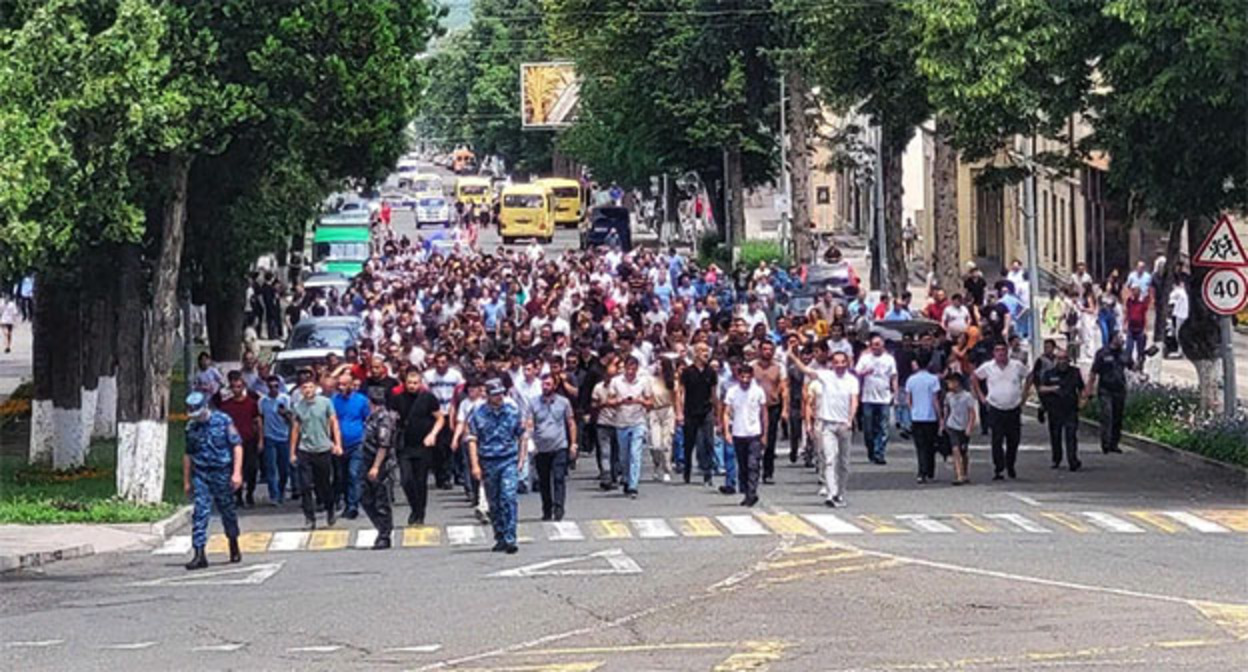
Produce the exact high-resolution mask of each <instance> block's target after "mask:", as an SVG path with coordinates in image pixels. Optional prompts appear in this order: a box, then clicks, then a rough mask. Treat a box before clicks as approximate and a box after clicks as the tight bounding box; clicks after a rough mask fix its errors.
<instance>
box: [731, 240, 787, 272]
mask: <svg viewBox="0 0 1248 672" xmlns="http://www.w3.org/2000/svg"><path fill="white" fill-rule="evenodd" d="M785 259H786V257H785V255H784V250H782V249H780V243H777V242H775V241H771V240H748V241H746V242H745V243H743V244H742V245H741V247H740V251H739V252H738V253H737V262H738V263H740V264H744V265H745V267H746V268H757V267H758V265H759V264H761V263H762V262H764V261H765V262H767V264H768V265H773V264H784V263H785Z"/></svg>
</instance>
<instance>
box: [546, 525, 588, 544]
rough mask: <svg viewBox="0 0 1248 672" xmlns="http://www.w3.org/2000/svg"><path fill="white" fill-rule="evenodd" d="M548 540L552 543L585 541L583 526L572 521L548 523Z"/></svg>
mask: <svg viewBox="0 0 1248 672" xmlns="http://www.w3.org/2000/svg"><path fill="white" fill-rule="evenodd" d="M545 528H546V538H547V539H550V540H551V541H584V540H585V533H584V532H581V526H580V525H577V524H576V523H574V522H572V521H570V520H560V521H557V522H553V523H546V524H545Z"/></svg>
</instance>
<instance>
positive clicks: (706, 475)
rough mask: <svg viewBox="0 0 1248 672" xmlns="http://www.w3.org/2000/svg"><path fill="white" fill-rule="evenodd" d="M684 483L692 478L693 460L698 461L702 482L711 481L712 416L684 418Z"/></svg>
mask: <svg viewBox="0 0 1248 672" xmlns="http://www.w3.org/2000/svg"><path fill="white" fill-rule="evenodd" d="M684 431H685V436H684V439H685V441H684V450H685V482H686V483H688V482H689V480H690V478H691V477H692V476H693V460H694V458H695V457H696V458H697V460H698V470H699V471H701V472H702V480H703V481H706V482H708V483H709V482H710V481H711V456H712V454H713V451H714V450H715V426H714V423H713V421H712V414H711V413H706V414H704V415H687V416H685V429H684Z"/></svg>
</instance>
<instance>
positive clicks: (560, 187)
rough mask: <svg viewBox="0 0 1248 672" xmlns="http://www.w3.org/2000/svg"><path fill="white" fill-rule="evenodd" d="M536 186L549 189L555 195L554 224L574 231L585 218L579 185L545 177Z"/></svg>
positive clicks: (574, 182)
mask: <svg viewBox="0 0 1248 672" xmlns="http://www.w3.org/2000/svg"><path fill="white" fill-rule="evenodd" d="M537 184H540V185H543V186H546V187H549V188H550V191H551V193H553V194H554V195H555V224H556V225H559V226H565V227H567V228H569V229H575V228H577V227H579V226H580V224H581V220H583V219H584V218H585V201H584V199H583V198H582V192H581V183H580V182H577V181H576V180H571V179H567V178H562V177H547V178H544V179H541V180H538V181H537Z"/></svg>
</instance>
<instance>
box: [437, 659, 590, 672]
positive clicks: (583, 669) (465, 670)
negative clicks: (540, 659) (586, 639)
mask: <svg viewBox="0 0 1248 672" xmlns="http://www.w3.org/2000/svg"><path fill="white" fill-rule="evenodd" d="M606 664H607V661H605V660H591V661H587V662H583V663H540V664H538V665H512V666H508V667H457V668H455V669H456V670H458V671H459V672H593V671H594V670H596V669H598V668H600V667H602V666H603V665H606Z"/></svg>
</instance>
